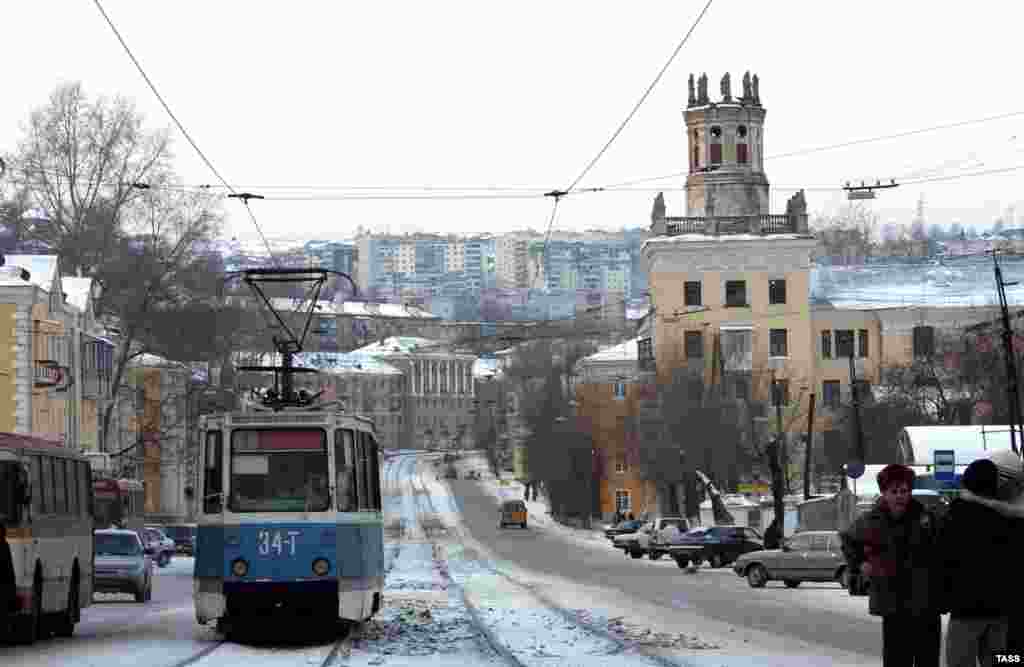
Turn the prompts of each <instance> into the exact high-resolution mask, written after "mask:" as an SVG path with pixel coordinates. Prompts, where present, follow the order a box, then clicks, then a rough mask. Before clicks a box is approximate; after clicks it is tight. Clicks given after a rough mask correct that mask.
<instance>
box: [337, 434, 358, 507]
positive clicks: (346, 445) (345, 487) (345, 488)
mask: <svg viewBox="0 0 1024 667" xmlns="http://www.w3.org/2000/svg"><path fill="white" fill-rule="evenodd" d="M354 458H355V452H354V447H353V442H352V430H351V429H347V428H345V429H341V428H339V429H337V430H335V431H334V475H335V480H336V481H335V484H336V485H337V486H336V489H335V493H336V494H337V495H338V511H339V512H354V511H356V509H357V508H358V506H359V503H358V499H357V495H356V470H355V466H354V465H353V461H354Z"/></svg>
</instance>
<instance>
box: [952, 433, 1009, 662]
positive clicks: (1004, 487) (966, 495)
mask: <svg viewBox="0 0 1024 667" xmlns="http://www.w3.org/2000/svg"><path fill="white" fill-rule="evenodd" d="M987 458H990V459H991V460H992V461H993V462H994V463H995V464H996V466H997V468H998V469H999V475H1000V477H999V490H998V494H997V497H996V498H991V497H988V496H985V495H982V494H978V493H976V492H974V491H973V490H972V489H969V488H966V487H965V488H963V490H961V492H960V497H959V500H961V501H963V502H966V503H972V504H976V505H981V506H984V507H988V508H990V509H993V510H995V511H997V512H999V514H1000V515H1002V516H1004V517H1006V518H1007V520H1008V521H1009V531H1010V540H1011V543H1012V544H1011V547H1010V550H1011V552H1012V553H1020V552H1021V549H1022V548H1024V464H1022V462H1021V458H1020V455H1019V454H1015V453H1013V452H1012V451H1010V450H1002V451H996V452H993V453H991V454H989V455H988V456H987ZM989 567H990V568H991V566H989ZM998 590H1000V591H1002V592H1004V593H1006V594H1007V595H1008V596H1009V597H1010V598H1011V599H1014V600H1020V599H1022V598H1024V582H1021V581H1020V580H1019V579H1018V578H1017V577H1010V578H1009V579H1005V578H1004V579H1003V580H1002V581H1001V582H1000V584H999V588H998ZM1005 650H1006V652H1007V653H1024V610H1022V609H1021V607H1020V605H1019V604H1018V605H1017V606H1015V607H1013V608H1012V609H1011V610H1010V614H1009V627H1008V630H1007V640H1006V649H1005Z"/></svg>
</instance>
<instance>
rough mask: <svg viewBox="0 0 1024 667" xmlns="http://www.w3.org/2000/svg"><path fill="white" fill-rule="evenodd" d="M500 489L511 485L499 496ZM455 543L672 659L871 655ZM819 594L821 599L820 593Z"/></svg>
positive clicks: (453, 511)
mask: <svg viewBox="0 0 1024 667" xmlns="http://www.w3.org/2000/svg"><path fill="white" fill-rule="evenodd" d="M462 465H464V466H466V469H467V470H468V469H484V468H485V463H484V461H483V459H482V458H479V459H476V458H474V457H467V459H466V460H465V461H464V462H462ZM425 478H426V479H425V481H426V485H427V487H428V488H429V489H430V491H431V495H432V498H433V501H434V503H435V505H436V506H438V507H441V508H443V512H442V516H443V518H444V519H445V520H451V521H455V522H456V524H453V525H458V524H459V522H460V515H459V513H458V507H457V503H456V501H455V499H454V497H453V496H452V494H451V491H450V489H449V487H448V484H447V483H446V482H444V481H443V480H437V479H435V478H434V477H433V476H429V475H426V476H425ZM481 485H482V486H483V487H484V488H489V489H490V490H492V492H493V493H494V494H495V495H496V496H497V497H503V495H507V496H509V497H512V498H517V499H522V485H516V484H513V483H510V484H509V485H508V486H504V487H503V486H500V485H499V484H498V483H497V482H496V481H495V480H494V479H493V478H490V479H488V478H486V477H485V479H483V480H482V481H481ZM500 489H506V490H507V489H511V491H507V492H506V494H502V493H501V491H500ZM528 509H529V510H530V512H531V514H530V520H531V521H532V522H534V526H535V527H540V528H542V529H548V530H552V531H558V532H559V533H560V534H561V535H562V536H563V537H565V538H567V539H569V540H571V541H573V542H575V543H577V544H585V545H587V546H592V547H597V548H602V549H604V550H608V549H609V546H608V542H607V539H606V538H605V537H604V536H603V534H602V533H600V532H599V531H594V530H582V529H574V528H571V527H568V526H563V525H561V524H558V523H556V522H554V521H553V520H552V519H551V517H550V515H548V514H547V513H546V511H547V507H546V506H545V505H544V504H542V503H533V502H532V501H531V502H529V503H528ZM538 524H539V525H538ZM461 541H462V542H463V545H464V548H465V549H467V550H474V551H476V552H477V553H476V554H474V556H475V557H476V558H478V559H482V560H483V561H485V562H487V563H489V564H490V566H491V567H494V568H496V569H497V570H499V571H501V572H503V573H505V574H507V575H509V576H510V577H513V578H514V579H516V580H517V581H520V582H525V583H527V585H528V586H531V587H532V588H533V589H534V590H536V591H538V592H543V593H542V594H543V595H544V597H546V598H547V599H548V601H550V602H553V603H554V604H556V605H557V606H559V607H561V608H563V609H568V610H573V611H574V612H575V613H576V614H577V616H578V618H579V619H580V620H581V621H583V622H587V623H594V624H596V625H599V626H603V627H605V628H606V629H607V630H608V631H609V632H610V633H611V634H614V635H615V636H617V637H619V638H620V639H623V640H626V641H632V642H637V643H638V644H639V645H640V646H642V647H644V648H646V649H648V650H653V651H656V652H658V653H659V654H662V655H665V656H668V657H671V658H672V659H673V660H675V661H677V662H679V663H680V664H687V665H699V666H700V667H704V666H705V665H707V666H708V667H710V666H712V665H714V666H715V667H721V666H723V665H729V666H732V665H737V666H739V665H743V666H747V665H749V666H751V667H754V666H757V667H761V666H764V667H768V666H769V665H772V666H774V665H778V666H779V667H782V666H783V665H786V666H789V665H792V664H795V661H799V663H800V664H805V665H814V666H819V665H820V666H822V667H824V666H825V665H837V666H838V665H850V666H853V665H863V664H865V663H866V662H867V663H874V662H875V661H876V660H875V659H874V658H871V657H868V656H863V655H857V654H850V653H842V652H838V651H836V650H835V649H834V648H832V647H825V646H815V645H812V644H809V643H807V642H801V641H799V640H795V639H793V638H790V637H780V636H777V635H775V634H772V633H766V632H761V631H757V630H753V629H748V628H742V627H736V626H733V625H731V624H729V623H724V622H720V621H715V620H711V619H707V618H705V617H703V616H701V615H700V612H699V610H698V609H693V608H689V607H688V606H687V605H686V602H685V601H684V600H682V599H680V601H679V606H678V607H677V608H676V609H674V610H673V611H672V613H671V614H666V611H665V609H664V607H661V606H658V605H655V604H653V603H647V602H645V601H641V600H635V599H631V598H627V597H626V596H623V595H622V593H621V592H618V591H613V590H608V589H604V588H597V587H591V586H584V585H581V584H579V583H578V582H574V581H568V580H565V579H562V578H559V577H553V576H549V575H541V574H539V573H537V572H527V571H524V570H522V569H521V568H519V567H518V565H517V564H516V563H512V562H508V561H503V560H501V559H497V558H495V557H494V556H493V555H492V554H491V553H490V552H489V551H488V550H487V549H486V547H484V546H483V545H481V544H479V543H478V542H476V541H475V540H473V539H472V537H471V536H470V535H469V534H468V532H467V531H465V530H463V531H462V535H461ZM456 556H457V554H456ZM660 563H662V561H658V562H653V563H652V562H650V561H646V560H645V561H643V563H642V565H643V566H647V565H650V566H658V565H659V564H660ZM638 565H639V563H638ZM671 567H673V568H674V567H676V565H675V563H671ZM701 572H702V573H713V574H716V575H718V574H721V575H722V576H733V577H734V576H735V574H734V573H732V571H731V570H729V569H725V568H723V569H722V570H707V569H702V570H701ZM823 593H826V594H831V598H832V599H833V600H831V601H826V603H827V604H832V602H834V603H835V604H837V605H838V606H844V607H846V606H850V605H857V606H858V610H857V611H858V613H862V614H865V615H866V609H860V608H861V607H866V605H865V604H864V601H863V599H862V598H852V597H850V596H848V595H840V594H837V593H836V592H835V591H831V590H829V591H823ZM822 600H826V598H825V597H824V596H822ZM619 664H621V663H619Z"/></svg>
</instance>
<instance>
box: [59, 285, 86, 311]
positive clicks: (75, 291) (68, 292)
mask: <svg viewBox="0 0 1024 667" xmlns="http://www.w3.org/2000/svg"><path fill="white" fill-rule="evenodd" d="M60 288H61V290H62V291H63V292H64V295H65V296H66V298H67V302H68V303H69V304H71V305H72V306H74V307H75V308H77V309H78V310H80V311H82V312H85V309H86V308H87V307H88V306H89V295H90V294H91V293H92V278H75V277H70V276H65V277H63V278H61V279H60Z"/></svg>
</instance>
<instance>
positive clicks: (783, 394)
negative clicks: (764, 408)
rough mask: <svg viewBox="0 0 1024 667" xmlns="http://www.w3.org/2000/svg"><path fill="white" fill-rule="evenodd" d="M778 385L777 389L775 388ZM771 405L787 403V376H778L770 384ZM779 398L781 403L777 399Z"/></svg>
mask: <svg viewBox="0 0 1024 667" xmlns="http://www.w3.org/2000/svg"><path fill="white" fill-rule="evenodd" d="M776 387H778V388H779V389H776ZM771 394H772V395H771V399H772V406H773V407H774V406H776V405H783V406H786V405H789V378H778V379H776V380H774V381H773V382H772V384H771ZM779 400H781V403H779V402H778V401H779Z"/></svg>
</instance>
